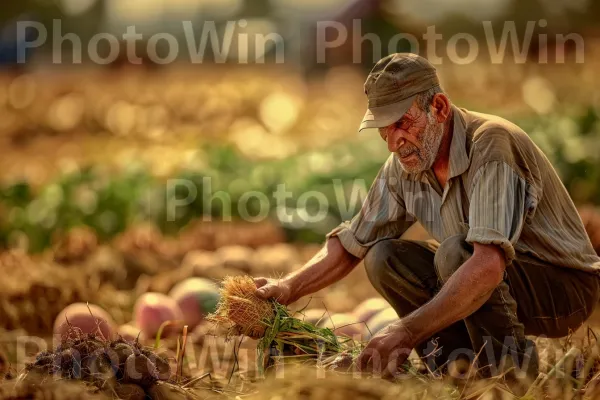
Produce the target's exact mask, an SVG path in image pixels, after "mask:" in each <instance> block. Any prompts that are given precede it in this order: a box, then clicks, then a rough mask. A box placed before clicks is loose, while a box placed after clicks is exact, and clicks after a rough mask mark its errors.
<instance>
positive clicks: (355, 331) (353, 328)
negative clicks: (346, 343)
mask: <svg viewBox="0 0 600 400" xmlns="http://www.w3.org/2000/svg"><path fill="white" fill-rule="evenodd" d="M319 326H320V327H322V328H329V329H332V330H333V333H335V334H336V335H338V336H350V337H353V338H354V337H356V336H360V338H362V336H364V328H365V325H364V324H363V323H361V322H360V321H358V320H357V319H356V317H355V316H354V315H352V314H349V313H338V314H332V315H331V317H329V316H327V315H326V316H325V317H324V318H323V319H322V320H321V322H320V323H319Z"/></svg>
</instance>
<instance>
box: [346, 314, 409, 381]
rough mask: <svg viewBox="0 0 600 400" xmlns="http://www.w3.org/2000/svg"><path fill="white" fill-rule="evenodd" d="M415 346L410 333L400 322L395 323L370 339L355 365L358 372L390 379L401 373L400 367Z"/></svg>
mask: <svg viewBox="0 0 600 400" xmlns="http://www.w3.org/2000/svg"><path fill="white" fill-rule="evenodd" d="M415 346H416V343H414V340H413V338H412V335H411V334H410V332H409V331H408V330H407V329H406V327H405V326H403V325H402V323H401V322H396V323H393V324H391V325H389V326H388V327H386V328H384V329H382V330H381V331H380V332H379V333H377V334H376V335H375V336H373V337H372V338H371V340H370V341H369V343H368V344H367V347H365V349H364V350H363V351H362V353H360V356H359V357H358V359H357V361H356V364H357V367H358V369H359V370H360V371H365V372H367V371H372V372H373V373H374V374H381V376H382V377H383V378H392V377H394V376H396V375H397V374H398V373H399V372H400V371H401V368H400V367H401V366H402V364H403V363H404V361H406V359H407V358H408V355H409V354H410V352H411V350H412V349H413V347H415Z"/></svg>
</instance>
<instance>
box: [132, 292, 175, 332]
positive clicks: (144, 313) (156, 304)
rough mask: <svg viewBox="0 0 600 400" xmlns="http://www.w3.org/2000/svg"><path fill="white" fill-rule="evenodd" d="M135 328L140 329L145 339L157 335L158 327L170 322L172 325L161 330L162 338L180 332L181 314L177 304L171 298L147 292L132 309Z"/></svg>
mask: <svg viewBox="0 0 600 400" xmlns="http://www.w3.org/2000/svg"><path fill="white" fill-rule="evenodd" d="M133 315H134V321H135V326H137V327H138V328H140V330H141V331H142V332H143V334H144V336H145V337H148V338H153V337H155V336H156V334H157V333H158V330H159V329H160V326H161V325H162V324H163V323H165V322H167V321H172V322H173V323H174V324H172V325H169V326H166V327H165V328H164V330H163V335H164V336H169V335H171V334H175V333H176V332H181V329H182V326H181V324H182V323H183V320H184V319H183V313H182V312H181V309H180V308H179V305H177V302H176V301H175V300H173V299H172V298H171V297H169V296H167V295H165V294H162V293H154V292H148V293H144V294H143V295H141V296H140V297H139V298H138V299H137V301H136V302H135V305H134V307H133Z"/></svg>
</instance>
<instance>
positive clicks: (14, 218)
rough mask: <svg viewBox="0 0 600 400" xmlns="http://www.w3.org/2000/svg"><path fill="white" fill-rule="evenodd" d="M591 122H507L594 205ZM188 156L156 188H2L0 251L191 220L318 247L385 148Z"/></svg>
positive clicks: (90, 184)
mask: <svg viewBox="0 0 600 400" xmlns="http://www.w3.org/2000/svg"><path fill="white" fill-rule="evenodd" d="M599 121H600V118H599V115H598V112H597V110H595V109H594V108H592V107H590V108H588V109H586V110H584V112H583V113H580V114H579V115H577V116H575V117H573V116H565V115H551V116H545V117H538V116H536V117H531V118H524V119H522V120H520V121H517V123H518V124H519V125H520V126H521V127H522V128H524V129H525V130H526V131H527V132H528V133H529V134H530V136H531V137H532V139H533V140H534V141H535V142H536V143H537V144H538V145H539V146H540V147H541V148H542V150H544V152H545V153H546V154H547V155H548V157H549V158H550V159H551V161H552V162H553V164H554V165H555V166H556V168H557V169H558V170H559V172H560V174H561V177H562V179H563V181H564V182H565V185H566V186H567V189H568V190H569V191H570V193H571V194H572V196H573V198H574V199H575V201H576V202H577V203H587V202H591V203H595V204H600V185H599V183H600V123H599ZM198 157H199V161H200V162H199V163H197V164H194V165H202V167H197V168H195V169H190V168H182V169H181V170H180V171H179V173H178V174H176V175H175V176H173V177H171V178H170V179H166V180H165V179H158V178H156V177H153V176H151V175H150V173H149V172H148V168H146V166H144V165H132V166H130V167H128V168H127V169H125V170H123V171H121V172H120V173H119V174H112V175H111V174H107V173H105V172H102V171H101V170H99V169H97V168H96V167H95V166H88V167H85V168H81V169H80V170H78V171H76V172H72V173H70V174H66V175H63V176H60V177H59V178H58V179H57V180H56V181H54V182H52V183H49V184H47V185H45V186H44V187H41V188H37V189H34V188H33V187H32V186H31V185H30V184H29V183H28V182H26V181H19V182H12V183H10V184H6V185H4V186H2V187H0V246H2V247H7V246H13V245H15V243H21V241H23V240H25V242H26V243H27V248H28V249H29V251H31V252H38V251H41V250H43V249H45V248H47V247H48V246H49V245H50V244H51V243H52V238H53V235H54V234H56V233H57V232H64V231H66V230H69V229H70V228H72V227H75V226H79V225H86V226H89V227H91V228H93V229H94V230H95V231H96V232H97V235H98V237H99V238H100V239H101V240H109V239H110V238H112V237H114V236H115V235H117V234H119V233H120V232H123V231H124V230H125V229H126V228H127V227H128V226H130V225H131V224H133V223H136V222H142V221H150V222H153V223H154V224H156V225H157V226H158V227H159V228H160V229H161V230H162V231H163V232H164V233H165V234H177V232H179V230H180V229H181V228H183V227H184V226H186V225H187V224H188V223H190V221H192V220H197V219H199V218H200V219H203V220H213V221H221V220H224V221H228V220H235V219H245V220H250V221H258V220H262V219H265V218H271V219H274V220H278V221H279V222H280V223H281V224H282V225H283V227H284V228H285V229H286V232H287V233H288V235H289V239H291V240H299V241H308V242H311V241H321V240H322V237H323V234H324V233H326V232H328V231H329V230H330V229H331V228H333V227H334V226H335V225H337V224H339V223H340V221H342V220H345V219H348V218H350V217H351V216H352V215H353V214H354V213H355V212H356V211H357V210H358V208H359V207H360V199H361V198H362V197H361V196H364V194H365V193H366V190H367V189H368V187H369V186H370V184H371V182H372V180H373V178H374V177H375V176H376V174H377V171H378V170H379V168H380V166H381V164H382V163H383V161H384V160H385V159H386V157H387V149H386V146H385V144H384V143H382V142H381V139H380V138H379V137H378V136H377V137H375V135H363V136H359V137H356V136H353V139H349V140H348V141H347V142H343V143H340V144H337V145H335V146H330V147H327V148H325V149H320V150H317V151H309V152H305V153H301V154H297V155H295V156H293V157H289V158H286V159H283V160H269V161H264V160H262V161H260V160H251V159H248V158H246V157H244V156H242V155H240V154H239V153H238V152H237V151H236V150H235V149H234V148H233V147H230V146H210V147H205V148H202V149H201V151H199V155H198ZM282 185H283V187H282ZM283 191H285V192H286V193H289V194H288V195H285V196H283V195H282V194H281V193H283ZM278 193H279V200H278V199H277V197H276V196H277V194H278ZM223 199H225V201H223ZM323 199H325V200H326V201H323Z"/></svg>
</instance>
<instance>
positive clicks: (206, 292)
mask: <svg viewBox="0 0 600 400" xmlns="http://www.w3.org/2000/svg"><path fill="white" fill-rule="evenodd" d="M169 296H170V297H171V298H172V299H173V300H175V302H176V303H177V305H178V306H179V308H180V309H181V312H182V313H183V320H184V321H185V324H186V325H188V326H189V327H190V329H193V328H195V327H196V326H197V325H198V324H199V323H200V322H202V321H203V320H204V318H205V317H206V316H207V315H208V314H210V313H213V312H215V310H216V308H217V303H218V302H219V289H218V287H217V286H216V285H215V284H214V283H213V282H212V281H210V280H208V279H203V278H189V279H186V280H184V281H182V282H179V283H178V284H177V285H175V287H173V289H171V291H170V292H169Z"/></svg>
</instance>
